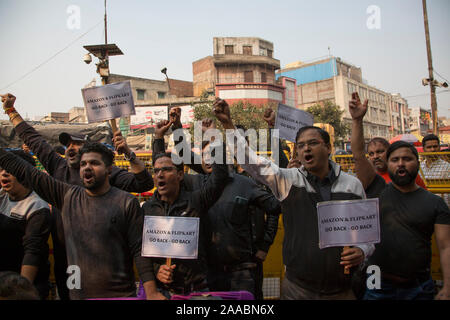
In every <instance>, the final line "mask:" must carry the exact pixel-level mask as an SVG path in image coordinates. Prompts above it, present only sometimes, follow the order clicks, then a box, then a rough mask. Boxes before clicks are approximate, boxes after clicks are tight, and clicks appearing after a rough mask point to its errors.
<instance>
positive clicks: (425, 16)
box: [422, 0, 439, 135]
mask: <svg viewBox="0 0 450 320" xmlns="http://www.w3.org/2000/svg"><path fill="white" fill-rule="evenodd" d="M422 6H423V22H424V24H425V40H426V44H427V57H428V76H429V79H428V80H429V85H430V94H431V117H432V121H433V133H434V134H435V135H438V134H439V130H438V121H437V118H438V117H437V101H436V87H435V83H434V77H433V62H432V59H431V45H430V30H429V28H428V14H427V1H426V0H422Z"/></svg>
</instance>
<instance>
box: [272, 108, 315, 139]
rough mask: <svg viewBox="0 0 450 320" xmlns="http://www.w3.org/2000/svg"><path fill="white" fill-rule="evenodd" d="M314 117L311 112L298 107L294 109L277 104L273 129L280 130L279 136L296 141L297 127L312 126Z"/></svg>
mask: <svg viewBox="0 0 450 320" xmlns="http://www.w3.org/2000/svg"><path fill="white" fill-rule="evenodd" d="M313 123H314V117H313V115H312V114H310V113H308V112H305V111H303V110H300V109H295V108H292V107H289V106H286V105H284V104H281V103H280V104H278V111H277V118H276V120H275V129H278V130H279V131H280V138H281V139H286V140H288V141H291V142H296V141H295V137H296V136H297V131H298V129H300V128H302V127H306V126H312V125H313Z"/></svg>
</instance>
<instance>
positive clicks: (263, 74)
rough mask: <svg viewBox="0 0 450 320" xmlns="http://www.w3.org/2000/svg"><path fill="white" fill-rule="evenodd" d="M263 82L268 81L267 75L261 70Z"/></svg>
mask: <svg viewBox="0 0 450 320" xmlns="http://www.w3.org/2000/svg"><path fill="white" fill-rule="evenodd" d="M261 82H267V75H266V73H265V72H261Z"/></svg>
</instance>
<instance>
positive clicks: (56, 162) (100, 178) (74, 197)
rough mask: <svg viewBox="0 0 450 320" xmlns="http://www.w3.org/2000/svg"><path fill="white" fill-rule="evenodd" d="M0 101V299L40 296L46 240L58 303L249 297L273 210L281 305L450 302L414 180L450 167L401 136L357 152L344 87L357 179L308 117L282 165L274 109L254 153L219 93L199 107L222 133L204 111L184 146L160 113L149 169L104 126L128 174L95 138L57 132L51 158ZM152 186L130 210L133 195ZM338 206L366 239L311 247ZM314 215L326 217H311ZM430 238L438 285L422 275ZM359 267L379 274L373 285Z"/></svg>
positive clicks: (427, 147) (430, 148) (447, 259)
mask: <svg viewBox="0 0 450 320" xmlns="http://www.w3.org/2000/svg"><path fill="white" fill-rule="evenodd" d="M1 97H2V103H3V109H4V112H5V113H6V114H7V115H8V116H9V119H10V121H11V123H12V125H13V126H14V128H15V131H16V134H17V135H18V136H19V137H20V138H21V139H22V140H23V143H24V148H23V149H24V150H10V151H7V150H5V149H2V148H0V182H1V190H0V256H1V258H0V299H36V300H38V299H46V298H47V297H48V295H49V274H50V263H49V246H48V239H49V237H51V239H52V243H53V256H54V263H53V272H54V277H55V282H56V286H57V293H58V296H59V299H61V300H81V299H144V298H145V299H148V300H167V299H172V300H176V299H189V298H192V297H195V296H197V297H198V296H200V297H204V298H205V299H206V298H208V297H209V298H215V299H227V298H230V297H231V298H233V297H234V298H235V299H239V298H236V297H238V296H239V297H241V299H255V300H262V299H264V295H263V263H264V261H265V260H266V258H267V254H268V252H269V248H270V247H271V245H272V244H273V242H274V239H275V236H276V233H277V230H278V221H279V216H280V215H281V216H282V221H283V228H284V239H283V249H282V259H283V265H284V267H285V274H284V278H283V280H282V283H281V289H280V290H281V296H280V299H282V300H356V299H359V300H361V299H364V300H382V299H392V300H415V299H419V300H431V299H440V300H448V299H450V210H449V207H448V198H445V197H440V196H438V195H435V194H433V193H431V192H430V191H428V190H427V189H426V186H425V183H424V181H423V179H421V177H420V175H419V174H418V173H419V171H421V172H423V174H424V176H423V177H422V178H424V179H425V180H426V179H440V178H442V179H449V178H450V177H449V174H450V164H449V163H448V162H447V161H446V160H445V159H440V158H438V157H437V158H433V159H430V160H428V161H422V162H420V161H419V154H418V152H417V150H416V148H415V147H414V146H413V145H411V144H409V143H407V142H403V141H398V142H394V143H392V144H389V142H387V141H386V140H384V139H382V138H375V139H372V140H371V141H370V142H369V144H368V146H367V153H368V156H366V150H365V149H366V148H365V142H364V135H363V132H364V128H363V118H364V116H365V114H366V111H367V108H368V102H367V100H366V101H364V102H362V101H360V99H359V96H358V94H357V93H353V95H352V100H351V101H350V103H349V106H348V108H349V112H350V114H351V117H352V129H351V146H352V152H353V159H354V162H355V164H354V168H355V175H352V174H350V173H347V172H345V171H344V170H342V169H341V167H340V166H339V164H338V163H336V162H334V161H332V160H331V150H332V145H331V142H330V136H329V134H328V133H327V132H326V131H325V130H323V129H321V128H319V127H315V126H303V127H301V128H300V129H298V131H297V132H296V137H295V144H294V150H292V151H293V152H292V154H293V156H292V157H290V159H289V158H288V157H287V156H286V154H285V153H284V151H283V148H282V143H280V141H276V142H278V143H273V142H274V141H275V140H278V139H279V137H278V136H276V135H275V134H273V135H272V130H273V129H274V126H275V118H276V112H275V111H274V110H272V109H267V110H266V111H265V113H264V120H265V121H266V122H267V124H268V127H269V128H270V129H269V131H270V132H269V136H271V141H272V151H273V147H274V145H275V147H276V148H279V150H278V151H277V152H278V157H277V158H278V159H277V158H275V159H268V158H267V157H264V156H262V155H259V154H258V153H257V152H256V150H254V148H253V146H251V144H250V143H249V141H248V139H246V135H245V132H246V130H247V129H249V128H242V127H240V126H239V125H235V124H234V122H233V119H232V117H231V115H230V107H229V105H228V104H227V102H226V101H224V100H222V99H219V98H217V99H216V100H215V102H214V104H213V106H212V108H213V113H214V115H215V117H216V119H217V120H218V122H219V123H220V124H221V126H222V127H223V129H225V130H226V131H227V136H226V139H225V138H224V139H219V138H218V135H217V134H206V133H207V132H209V133H211V132H213V133H217V132H218V130H217V128H216V126H215V122H214V121H213V120H212V119H209V118H205V119H202V121H201V123H202V133H203V134H205V135H204V136H203V137H206V136H209V139H206V140H204V141H201V145H199V148H198V149H199V150H198V152H193V151H192V148H191V147H190V146H191V141H190V138H189V137H187V136H185V135H184V133H183V131H182V124H181V120H180V119H181V109H180V108H177V107H174V108H172V109H171V110H170V111H169V119H168V120H164V121H161V122H159V123H157V124H156V127H155V134H154V140H153V145H152V170H151V171H152V172H149V171H148V170H147V169H146V166H145V164H144V163H143V161H142V160H140V159H139V158H138V157H137V156H136V154H135V153H134V152H133V151H132V150H131V149H130V147H129V146H128V145H127V143H126V140H125V138H124V137H123V136H122V134H121V132H120V130H117V131H115V132H113V134H114V137H113V143H114V148H115V152H116V153H117V154H123V155H124V159H125V160H126V161H128V162H129V170H124V169H121V168H118V167H117V166H115V165H114V157H115V153H114V152H113V151H112V150H110V149H108V148H107V147H106V146H105V145H103V144H101V143H97V142H90V141H87V140H86V139H85V137H83V136H77V135H75V134H68V133H59V141H60V142H61V144H62V145H63V146H64V148H65V150H64V155H63V156H62V155H61V154H60V153H58V152H57V151H56V148H55V147H54V146H51V145H50V144H49V143H47V141H45V140H44V138H43V137H42V136H41V135H40V134H39V133H38V132H37V131H36V130H35V129H34V128H33V127H32V126H31V125H29V124H28V123H27V122H26V121H24V120H23V118H22V116H21V115H20V113H19V111H18V110H17V109H16V107H15V100H16V97H15V96H13V95H12V94H4V95H2V96H1ZM179 129H181V130H179ZM228 133H231V134H228ZM169 134H172V135H173V140H174V147H173V148H172V150H171V151H169V150H167V146H166V143H165V139H164V138H165V137H167V136H168V135H169ZM422 144H423V147H424V151H426V152H436V151H439V138H438V137H437V136H434V135H429V136H427V137H425V138H424V139H423V142H422ZM60 152H61V151H60ZM31 153H32V154H33V155H34V156H35V157H33V156H32V155H31ZM230 154H231V158H232V159H231V161H230V159H229V158H230ZM36 159H37V160H39V162H40V163H41V164H42V166H43V167H44V168H45V171H42V170H39V169H37V168H36V161H35V160H36ZM434 166H439V167H440V168H442V167H444V168H445V169H444V171H442V172H443V175H445V176H442V177H441V176H439V177H436V176H433V175H435V174H436V171H435V170H433V167H434ZM187 167H189V169H190V170H189V173H186V172H187V170H185V169H186V168H187ZM153 188H156V189H155V191H154V193H153V195H152V196H151V197H150V198H149V199H148V200H146V201H145V202H143V203H140V202H139V201H138V199H137V198H136V197H135V196H134V195H133V194H132V193H142V192H146V191H149V190H152V189H153ZM447 196H448V194H447ZM445 200H447V203H446V201H445ZM338 204H343V205H346V207H345V208H350V209H348V210H353V211H355V210H356V209H354V208H356V206H362V207H358V208H362V209H361V210H362V211H364V210H367V214H364V215H361V214H360V217H358V219H356V218H352V219H353V220H358V221H362V220H368V219H372V218H374V217H377V220H378V221H377V226H379V228H378V229H377V232H375V235H376V236H378V239H377V240H376V241H375V240H373V239H372V240H366V241H362V240H360V239H356V240H354V241H353V242H352V243H348V242H345V241H344V242H341V244H339V242H338V241H337V240H335V243H334V244H330V243H328V242H327V243H325V240H324V233H323V232H322V229H321V228H320V225H321V221H327V222H330V221H334V220H340V219H341V218H340V215H339V214H338V209H337V206H338ZM369 204H370V205H369ZM330 208H331V209H330ZM373 208H376V212H374V211H371V210H372V209H373ZM325 210H327V212H328V214H329V215H328V218H327V219H321V218H319V217H322V214H325ZM345 210H347V209H345ZM339 212H340V211H339ZM364 212H365V211H364ZM330 217H335V219H333V218H330ZM345 219H346V218H342V219H341V220H342V221H347V220H345ZM349 220H351V219H349ZM170 223H173V224H174V225H176V226H178V229H176V228H175V227H173V228H172V229H170V226H171V225H170ZM358 225H361V224H358ZM367 225H369V226H371V225H370V224H366V226H367ZM318 226H319V227H318ZM344 228H345V227H344ZM368 228H369V227H368ZM169 235H170V237H169ZM433 235H434V237H435V241H436V244H437V247H438V249H439V256H440V263H441V269H442V275H443V283H442V286H441V287H436V286H435V282H434V281H433V279H432V278H431V273H430V264H431V256H432V252H431V251H432V249H431V243H432V236H433ZM164 236H167V237H164ZM167 239H169V240H167ZM170 241H171V242H172V246H171V247H170V248H171V249H170V254H169V252H168V251H167V252H165V251H164V250H166V249H164V248H167V247H165V246H164V245H165V242H170ZM330 241H331V240H330ZM174 243H176V244H177V245H174ZM181 244H183V245H181ZM161 248H162V249H161ZM177 248H178V249H177ZM179 248H181V249H179ZM158 250H160V251H158ZM161 250H162V251H161ZM167 250H168V249H167ZM370 266H377V267H378V268H379V270H380V271H381V272H380V273H379V275H380V279H374V277H372V275H371V274H370V273H369V272H368V269H370V268H369V267H370ZM372 279H374V280H373V281H372ZM369 284H372V285H369Z"/></svg>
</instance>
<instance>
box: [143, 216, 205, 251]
mask: <svg viewBox="0 0 450 320" xmlns="http://www.w3.org/2000/svg"><path fill="white" fill-rule="evenodd" d="M199 226H200V218H193V217H161V216H145V217H144V230H143V232H142V256H143V257H166V258H179V259H197V256H198V232H199Z"/></svg>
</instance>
